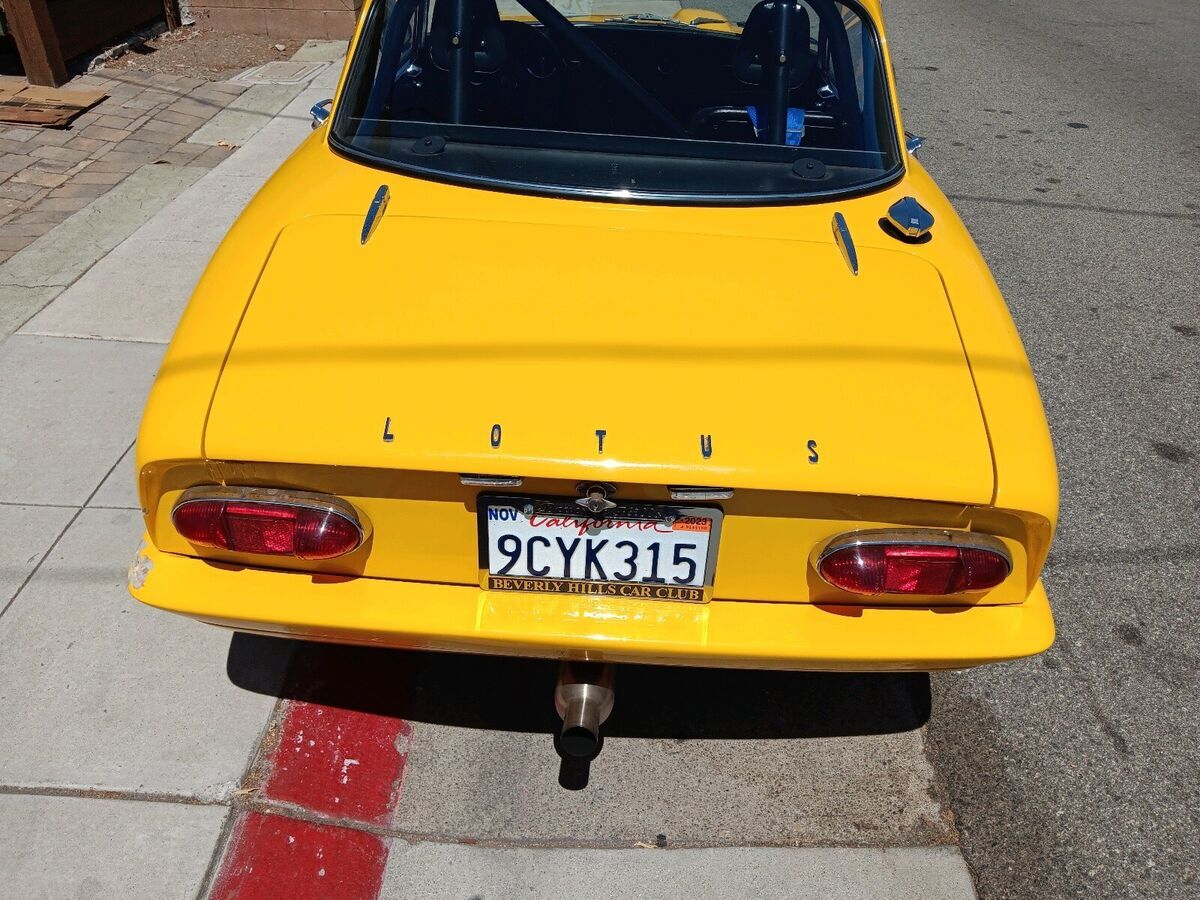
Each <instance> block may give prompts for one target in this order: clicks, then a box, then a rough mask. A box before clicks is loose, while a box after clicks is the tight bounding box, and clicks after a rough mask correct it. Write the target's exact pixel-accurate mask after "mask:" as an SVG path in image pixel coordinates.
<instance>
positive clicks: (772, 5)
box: [733, 0, 816, 87]
mask: <svg viewBox="0 0 1200 900" xmlns="http://www.w3.org/2000/svg"><path fill="white" fill-rule="evenodd" d="M780 2H782V3H784V5H785V6H786V7H787V12H786V13H785V15H787V16H788V17H789V18H790V20H791V21H790V22H789V23H788V24H789V25H790V26H791V28H790V30H789V35H788V46H787V47H786V49H785V54H786V56H787V63H786V65H787V67H788V85H789V86H790V87H799V86H800V85H801V84H803V83H804V81H805V79H807V78H808V76H809V73H810V72H812V69H813V65H814V64H815V62H816V58H815V56H814V54H813V52H812V50H811V49H810V46H811V44H810V36H809V31H808V12H807V10H805V9H804V7H803V6H801V5H800V4H799V3H798V2H796V0H762V2H761V3H758V4H756V5H755V7H754V9H752V10H750V15H749V16H748V17H747V18H746V24H745V25H743V26H742V36H741V39H740V40H739V41H738V48H737V50H736V51H734V54H733V71H734V74H735V75H737V77H738V79H739V80H741V81H744V82H746V83H747V84H762V83H763V81H764V79H765V77H766V76H765V70H766V69H767V68H768V63H769V61H771V60H774V59H776V58H777V57H778V54H779V35H778V16H779V12H778V10H777V9H776V4H777V3H780Z"/></svg>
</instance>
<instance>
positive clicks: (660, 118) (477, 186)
mask: <svg viewBox="0 0 1200 900" xmlns="http://www.w3.org/2000/svg"><path fill="white" fill-rule="evenodd" d="M728 6H729V8H723V9H720V10H709V9H680V8H678V4H674V3H670V2H667V0H628V2H625V0H386V2H385V0H376V2H369V3H367V5H366V8H365V9H364V11H363V14H362V18H361V21H360V24H359V28H358V32H357V34H356V36H355V38H354V40H353V42H352V44H351V49H350V55H349V59H348V63H347V65H346V69H345V72H344V73H343V76H342V80H341V84H340V86H339V89H338V92H337V95H336V97H335V98H334V99H333V100H332V102H331V103H327V104H320V105H318V106H317V107H315V108H314V113H313V114H314V126H315V131H314V132H313V134H312V135H311V137H310V138H309V139H308V140H307V141H306V142H305V143H304V144H303V146H302V147H301V148H300V149H299V150H298V151H297V152H296V153H295V154H294V155H293V156H292V157H291V158H290V159H289V160H288V161H287V162H286V163H285V164H284V165H283V167H282V168H281V169H280V170H279V171H278V172H277V173H276V174H275V175H274V177H272V178H271V180H270V181H268V182H267V184H266V185H265V187H263V189H262V190H261V192H260V193H259V194H258V196H257V197H256V198H255V199H254V200H253V201H252V202H251V204H250V205H249V207H248V208H247V209H246V211H245V212H244V213H243V214H242V216H241V217H240V218H239V219H238V221H237V223H236V224H235V225H234V226H233V228H232V230H231V231H230V232H229V235H228V236H227V237H226V239H225V241H224V242H223V243H222V245H221V247H220V248H219V249H218V251H217V252H216V255H215V256H214V257H213V259H212V262H211V264H210V265H209V267H208V270H207V272H206V274H205V275H204V277H203V279H202V280H201V281H200V283H199V285H198V287H197V288H196V291H195V294H194V296H193V297H192V300H191V303H190V305H189V306H188V309H187V311H186V313H185V315H184V317H183V319H182V321H181V322H180V325H179V328H178V331H177V332H176V335H175V338H174V340H173V341H172V343H171V346H170V349H169V350H168V352H167V355H166V357H165V360H164V362H163V364H162V369H161V371H160V372H159V375H158V379H157V381H156V382H155V385H154V389H153V391H152V393H151V395H150V398H149V401H148V403H147V407H146V412H145V417H144V420H143V423H142V428H141V432H140V435H139V438H138V444H137V465H138V472H139V481H140V492H141V502H142V506H143V508H144V511H145V517H146V527H147V537H146V542H145V546H144V547H143V548H142V549H141V550H140V551H139V552H138V556H137V558H136V559H135V562H134V564H133V565H132V567H131V570H130V584H131V590H132V591H133V593H134V595H135V596H136V597H137V598H138V599H139V600H142V601H143V602H145V603H149V604H151V605H153V606H157V607H161V608H163V609H168V610H171V611H174V612H178V613H183V614H185V615H188V616H193V617H195V618H198V619H201V620H203V621H206V622H211V623H214V624H218V625H224V626H227V627H230V628H236V629H240V630H245V631H256V632H263V633H270V634H278V635H286V636H293V637H300V638H309V639H315V640H327V641H345V642H357V643H365V644H378V645H384V646H391V647H409V648H422V649H434V650H458V651H470V652H480V653H501V654H513V655H527V656H545V657H556V658H560V659H563V660H566V661H569V662H575V663H580V662H582V663H592V664H600V665H599V666H592V667H590V668H589V667H588V666H578V665H576V666H567V668H566V672H565V675H564V677H563V680H562V682H561V683H560V688H559V692H558V695H559V696H558V700H559V708H560V712H563V713H564V715H565V716H566V717H567V719H568V725H570V724H571V723H572V722H574V723H575V726H576V727H577V730H576V731H575V732H572V733H573V734H574V736H576V737H578V738H579V739H580V740H579V741H578V743H577V746H578V747H581V748H583V750H586V749H587V748H588V746H590V745H589V743H588V741H589V735H592V736H594V733H595V730H596V728H598V726H599V721H600V720H602V719H603V715H604V713H605V708H606V705H611V697H612V695H611V692H610V690H609V685H610V682H609V677H610V675H611V672H609V671H608V670H607V668H606V664H608V663H612V662H655V663H677V664H685V665H699V666H741V667H762V668H779V669H826V670H830V669H844V670H883V669H938V668H951V667H963V666H971V665H975V664H978V663H984V662H991V661H996V660H1004V659H1012V658H1015V657H1020V656H1026V655H1030V654H1034V653H1038V652H1040V651H1042V650H1044V649H1046V647H1048V646H1049V645H1050V643H1051V641H1052V640H1053V636H1054V626H1053V620H1052V618H1051V613H1050V607H1049V605H1048V602H1047V599H1046V594H1045V592H1044V590H1043V588H1042V585H1041V582H1040V580H1039V576H1040V572H1041V569H1042V566H1043V563H1044V562H1045V559H1046V554H1047V551H1048V549H1049V546H1050V541H1051V537H1052V533H1053V530H1054V524H1055V518H1056V515H1057V505H1058V488H1057V480H1056V472H1055V465H1054V457H1053V450H1052V447H1051V443H1050V437H1049V433H1048V430H1047V427H1046V422H1045V417H1044V414H1043V411H1042V407H1041V403H1040V400H1039V397H1038V392H1037V387H1036V385H1035V383H1034V379H1033V376H1032V374H1031V372H1030V369H1029V364H1028V362H1027V360H1026V357H1025V354H1024V351H1023V349H1022V346H1021V341H1020V339H1019V337H1018V335H1017V332H1016V329H1015V328H1014V326H1013V323H1012V320H1011V318H1010V317H1009V314H1008V310H1007V309H1006V307H1005V304H1004V301H1003V299H1002V298H1001V296H1000V294H999V292H998V291H997V288H996V285H995V283H994V281H993V279H992V277H991V275H990V274H989V272H988V269H987V267H986V265H985V264H984V262H983V259H982V258H981V257H980V254H979V252H978V251H977V250H976V248H975V246H974V244H973V243H972V241H971V239H970V237H969V236H968V234H967V232H966V230H965V228H964V227H963V225H962V223H961V222H960V221H959V219H958V217H957V215H956V214H955V213H954V211H953V209H952V208H951V206H950V204H949V203H948V201H947V200H946V198H945V196H943V194H942V193H941V192H940V191H939V190H938V188H937V187H936V185H935V184H934V183H933V181H932V180H931V179H930V177H929V175H928V174H927V173H926V172H925V171H924V169H922V168H921V166H920V165H919V164H918V163H917V162H916V160H915V159H914V158H913V156H912V153H913V152H914V151H915V145H916V144H917V140H916V139H913V138H910V137H907V136H906V133H905V132H904V130H903V128H902V125H901V122H900V112H899V106H898V104H897V100H896V92H895V83H894V79H893V73H892V68H891V65H890V62H889V60H888V54H887V45H886V42H885V39H884V32H883V20H882V17H881V13H880V7H879V3H878V0H762V2H758V3H756V4H751V3H745V4H738V3H736V2H735V3H731V4H728ZM734 7H736V8H734ZM578 729H582V730H578Z"/></svg>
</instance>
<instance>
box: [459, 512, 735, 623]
mask: <svg viewBox="0 0 1200 900" xmlns="http://www.w3.org/2000/svg"><path fill="white" fill-rule="evenodd" d="M720 530H721V510H719V509H715V508H710V507H680V506H668V505H660V504H647V503H628V502H623V503H618V504H617V506H616V507H615V508H613V509H610V510H608V511H607V512H605V513H603V514H601V515H599V516H593V515H592V514H590V513H588V512H586V511H585V510H583V509H581V508H580V507H579V506H578V505H576V504H575V502H574V501H573V500H570V499H565V500H563V499H556V498H546V497H502V496H488V495H484V496H481V497H480V498H479V564H480V566H479V567H480V570H481V575H482V579H481V581H482V585H483V587H485V588H487V589H488V590H492V591H525V592H529V593H540V594H564V595H581V596H602V597H630V598H636V599H643V600H680V601H685V602H692V603H699V602H702V601H704V600H707V599H709V598H710V596H711V587H712V582H713V573H714V571H715V569H716V563H717V541H718V538H719V536H720Z"/></svg>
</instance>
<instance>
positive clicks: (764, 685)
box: [226, 633, 930, 740]
mask: <svg viewBox="0 0 1200 900" xmlns="http://www.w3.org/2000/svg"><path fill="white" fill-rule="evenodd" d="M226 671H227V672H228V675H229V679H230V681H232V682H233V683H234V684H235V685H237V686H238V687H240V688H243V689H244V690H248V691H254V692H256V693H260V694H268V695H274V696H277V697H284V698H288V699H294V700H304V701H309V702H313V703H321V704H325V705H328V706H335V707H340V708H343V709H353V710H358V711H362V712H370V713H375V714H377V715H385V716H393V717H396V718H400V719H405V720H407V721H410V722H427V723H431V724H437V725H452V726H457V727H460V728H480V729H488V730H496V731H515V732H533V733H539V732H540V733H544V734H547V735H553V734H555V733H556V732H557V731H558V726H559V720H558V717H557V715H556V714H555V712H554V704H553V691H554V683H555V678H556V675H557V671H558V666H557V663H555V662H553V661H548V660H537V659H515V658H510V657H502V656H477V655H468V654H459V653H428V652H417V651H405V650H391V649H384V648H374V647H358V646H347V645H338V644H319V643H311V642H306V641H290V640H286V639H282V638H273V637H266V636H261V635H252V634H244V633H236V634H234V636H233V638H232V640H231V641H230V645H229V656H228V659H227V663H226ZM616 692H617V702H616V706H615V708H614V710H613V713H612V717H611V718H610V719H609V721H608V723H607V724H606V725H605V728H604V733H605V735H606V736H608V737H610V738H617V737H628V738H666V739H677V740H709V739H720V740H729V739H739V738H741V739H748V738H757V739H763V738H822V737H840V736H848V735H874V734H890V733H896V732H902V731H911V730H913V729H915V728H919V727H921V726H922V725H924V724H925V722H926V721H927V720H928V718H929V711H930V691H929V676H928V675H927V674H925V673H923V672H904V673H882V674H849V673H847V674H834V673H821V672H773V671H761V670H748V669H697V668H682V667H676V666H642V665H623V666H620V667H619V668H618V670H617V673H616Z"/></svg>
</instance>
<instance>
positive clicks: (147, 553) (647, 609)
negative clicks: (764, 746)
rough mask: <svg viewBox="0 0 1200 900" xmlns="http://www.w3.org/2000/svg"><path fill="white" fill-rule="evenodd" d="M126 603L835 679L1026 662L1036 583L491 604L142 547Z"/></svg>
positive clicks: (401, 643) (399, 643)
mask: <svg viewBox="0 0 1200 900" xmlns="http://www.w3.org/2000/svg"><path fill="white" fill-rule="evenodd" d="M130 592H131V593H132V594H133V595H134V597H136V598H137V599H138V600H140V601H142V602H143V603H146V604H149V605H150V606H155V607H159V608H160V609H165V610H169V611H171V612H176V613H180V614H182V615H186V616H191V617H193V618H196V619H200V620H202V621H205V622H209V623H212V624H215V625H223V626H226V627H229V628H235V629H238V630H240V631H251V632H259V633H264V634H276V635H279V636H282V637H294V638H302V639H307V640H318V641H335V642H341V643H356V644H370V645H376V646H385V647H402V648H409V649H418V650H449V651H458V652H465V653H492V654H502V655H510V656H539V657H571V658H577V659H582V658H587V659H595V660H606V661H612V662H631V663H658V664H668V665H694V666H730V667H735V668H762V669H812V670H846V671H885V670H928V669H954V668H965V667H968V666H975V665H980V664H982V663H988V662H998V661H1001V660H1006V659H1016V658H1018V657H1022V656H1031V655H1033V654H1035V653H1040V652H1041V651H1043V650H1045V649H1046V648H1047V647H1049V646H1050V644H1051V643H1053V641H1054V620H1053V618H1052V617H1051V614H1050V605H1049V603H1048V602H1047V599H1046V593H1045V590H1044V589H1043V588H1042V585H1041V583H1040V582H1039V583H1038V585H1037V587H1036V588H1035V589H1034V591H1033V593H1032V594H1031V595H1030V596H1029V598H1028V600H1027V601H1026V602H1025V603H1023V604H1020V605H1015V606H976V607H943V608H940V609H922V608H913V607H906V608H901V607H892V608H878V607H874V608H860V607H828V606H825V607H819V606H814V605H811V604H807V603H750V602H743V601H729V600H714V601H713V602H711V603H707V604H691V603H672V602H662V601H653V600H625V599H608V598H604V599H601V598H595V597H570V598H568V597H561V596H543V595H531V594H516V593H511V594H510V593H495V592H490V591H484V590H481V589H480V588H478V587H471V586H463V585H445V584H427V583H422V582H410V581H385V580H381V579H373V578H342V577H333V576H313V575H311V574H306V573H296V572H281V571H276V570H269V569H252V568H240V567H236V566H230V565H226V564H219V563H211V562H207V561H205V560H201V559H195V558H192V557H187V556H178V555H175V554H172V553H164V552H162V551H159V550H156V549H154V548H153V547H151V546H147V547H145V548H143V549H142V550H141V551H139V553H138V557H137V559H136V560H135V561H134V564H133V565H132V566H131V567H130Z"/></svg>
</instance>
